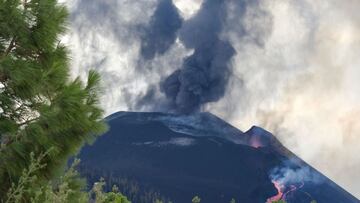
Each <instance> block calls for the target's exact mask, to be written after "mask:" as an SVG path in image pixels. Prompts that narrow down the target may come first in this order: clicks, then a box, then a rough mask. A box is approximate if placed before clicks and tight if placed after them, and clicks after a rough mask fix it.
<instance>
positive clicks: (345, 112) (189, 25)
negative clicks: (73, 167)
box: [62, 0, 360, 198]
mask: <svg viewBox="0 0 360 203" xmlns="http://www.w3.org/2000/svg"><path fill="white" fill-rule="evenodd" d="M62 2H64V3H66V4H67V6H68V8H69V10H70V22H69V31H68V34H67V35H66V36H64V37H63V39H62V41H63V42H64V43H66V44H67V45H68V46H69V48H70V50H71V56H72V62H71V66H72V69H71V70H72V75H73V76H74V77H75V76H78V75H80V76H81V77H83V78H85V77H86V74H87V71H88V70H90V69H96V70H97V71H98V72H100V73H101V75H102V86H103V95H102V103H101V105H102V106H103V108H104V109H105V111H106V115H109V114H111V113H114V112H116V111H120V110H123V111H124V110H131V111H164V112H173V113H181V114H187V113H192V112H198V111H209V112H211V113H213V114H215V115H217V116H219V117H221V118H223V119H224V120H226V121H228V122H229V123H231V124H233V125H234V126H236V127H238V128H239V129H241V130H243V131H246V130H248V129H249V128H250V127H251V126H253V125H257V126H261V127H263V128H265V129H267V130H268V131H270V132H272V133H273V134H275V135H276V136H277V137H278V139H279V140H280V141H281V142H282V143H283V144H284V145H285V146H286V147H288V148H289V149H290V150H291V151H293V152H294V153H296V154H297V155H298V156H300V157H301V158H302V159H304V160H305V161H306V162H308V163H310V164H311V165H312V166H314V167H315V168H317V169H318V170H320V171H321V172H322V173H324V174H325V175H327V176H328V177H329V178H331V179H332V180H334V181H335V182H336V183H338V184H339V185H341V186H342V187H344V188H345V189H346V190H348V191H349V192H351V193H352V194H354V195H355V196H356V197H357V198H360V173H359V172H358V171H360V155H359V150H358V149H359V148H360V137H359V136H360V79H359V76H360V66H359V65H360V57H359V56H358V53H360V13H359V12H358V9H359V8H360V1H358V0H346V1H342V0H317V1H313V0H272V1H267V0H227V1H224V0H173V1H170V0H137V1H133V0H107V1H101V0H71V1H70V0H63V1H62Z"/></svg>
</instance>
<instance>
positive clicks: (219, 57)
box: [161, 0, 235, 113]
mask: <svg viewBox="0 0 360 203" xmlns="http://www.w3.org/2000/svg"><path fill="white" fill-rule="evenodd" d="M225 18H226V5H225V1H224V0H209V1H205V2H204V3H203V5H202V7H201V9H200V11H199V12H198V13H197V14H196V15H195V16H194V17H192V18H191V19H189V20H188V21H186V22H185V23H184V26H183V27H182V29H181V30H180V40H181V41H182V42H183V43H184V45H185V46H186V47H187V48H193V49H194V53H193V54H192V55H191V56H189V57H187V58H185V60H184V62H183V65H182V67H181V68H180V69H179V70H176V71H175V72H173V73H172V74H171V75H170V76H168V77H167V78H166V79H165V80H164V81H163V82H162V83H161V90H162V91H163V92H164V93H165V95H166V96H167V98H168V99H170V101H171V102H172V105H171V106H174V108H175V111H176V112H178V113H192V112H194V111H198V110H199V109H200V107H201V105H203V104H205V103H207V102H213V101H217V100H219V99H220V98H221V97H222V96H223V95H224V93H225V89H226V86H227V83H228V80H229V76H230V73H231V70H230V66H229V61H230V59H231V57H232V56H233V55H234V54H235V50H234V48H233V47H232V46H231V44H230V43H229V42H228V41H226V40H222V39H220V36H219V35H220V33H221V31H222V29H223V23H224V22H225V20H226V19H225Z"/></svg>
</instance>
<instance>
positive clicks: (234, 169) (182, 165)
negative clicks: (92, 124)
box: [79, 112, 360, 203]
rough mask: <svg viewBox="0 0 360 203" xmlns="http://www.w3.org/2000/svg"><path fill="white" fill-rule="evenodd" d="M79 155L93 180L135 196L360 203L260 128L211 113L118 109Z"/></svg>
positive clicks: (139, 201) (211, 202)
mask: <svg viewBox="0 0 360 203" xmlns="http://www.w3.org/2000/svg"><path fill="white" fill-rule="evenodd" d="M106 121H107V123H108V125H109V127H110V130H109V131H108V132H107V133H105V134H104V135H103V136H101V137H99V138H98V139H97V140H96V141H95V142H94V143H93V144H92V145H90V146H85V147H84V148H83V149H82V151H81V152H80V154H79V158H80V159H81V164H80V167H79V170H80V173H81V174H82V175H83V176H86V177H87V179H88V181H89V185H92V184H93V183H94V182H95V181H98V180H99V179H100V178H101V177H103V178H104V179H105V181H106V182H107V185H108V186H109V187H108V188H107V189H108V190H110V189H111V187H110V186H112V185H117V186H118V187H119V189H120V191H121V192H122V193H124V194H125V195H127V196H128V198H129V199H131V200H132V202H134V203H152V202H154V201H155V200H156V199H161V200H163V201H164V202H170V201H171V202H173V203H186V202H191V199H192V198H193V197H194V196H196V195H197V196H199V197H200V198H201V202H204V203H228V202H230V200H231V199H235V200H236V202H241V203H265V202H271V201H276V200H285V201H287V202H288V203H303V202H304V203H305V202H306V203H310V202H311V201H313V200H315V201H316V202H318V203H323V202H324V203H358V202H360V201H359V200H357V199H356V198H355V197H353V196H352V195H351V194H350V193H348V192H346V191H345V190H344V189H342V188H341V187H340V186H338V185H337V184H336V183H334V182H333V181H331V180H330V179H328V178H327V177H325V176H324V175H323V174H321V173H320V172H318V171H317V170H315V169H314V168H312V167H311V166H309V165H308V164H307V163H305V162H304V161H302V160H301V159H300V158H298V157H297V156H296V155H295V154H293V153H292V152H290V151H289V150H288V149H286V148H285V147H284V146H283V145H282V144H281V143H280V142H279V141H278V140H277V139H276V137H275V136H273V135H272V134H271V133H269V132H267V131H266V130H264V129H262V128H260V127H256V126H254V127H252V128H251V129H250V130H248V131H247V132H242V131H240V130H238V129H237V128H235V127H233V126H231V125H230V124H228V123H226V122H225V121H223V120H221V119H220V118H218V117H216V116H215V115H213V114H210V113H196V114H192V115H175V114H166V113H143V112H141V113H140V112H118V113H115V114H113V115H110V116H109V117H107V118H106Z"/></svg>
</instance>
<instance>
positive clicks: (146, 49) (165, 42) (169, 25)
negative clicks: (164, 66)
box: [140, 0, 182, 60]
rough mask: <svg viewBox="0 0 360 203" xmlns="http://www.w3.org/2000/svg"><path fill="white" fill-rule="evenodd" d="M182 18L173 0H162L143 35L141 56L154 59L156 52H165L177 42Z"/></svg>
mask: <svg viewBox="0 0 360 203" xmlns="http://www.w3.org/2000/svg"><path fill="white" fill-rule="evenodd" d="M181 25H182V18H181V16H180V15H179V12H178V9H177V8H176V7H175V5H174V4H173V3H172V1H171V0H160V2H159V4H158V6H157V8H156V10H155V12H154V14H153V15H152V16H151V19H150V24H149V26H148V27H147V28H146V29H145V34H144V35H142V36H141V50H140V53H141V56H142V57H143V58H144V59H146V60H149V59H153V58H154V57H155V55H156V54H164V53H165V52H166V51H167V50H168V49H169V48H170V46H171V45H172V44H173V43H174V42H175V40H176V37H177V31H178V30H179V29H180V28H181Z"/></svg>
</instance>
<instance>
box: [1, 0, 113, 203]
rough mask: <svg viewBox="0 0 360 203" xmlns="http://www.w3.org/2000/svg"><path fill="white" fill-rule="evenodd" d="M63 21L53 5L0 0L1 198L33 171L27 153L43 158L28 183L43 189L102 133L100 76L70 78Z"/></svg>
mask: <svg viewBox="0 0 360 203" xmlns="http://www.w3.org/2000/svg"><path fill="white" fill-rule="evenodd" d="M66 19H67V10H66V8H65V7H64V6H63V5H60V4H58V3H57V1H56V0H0V141H1V146H0V182H1V184H0V197H5V196H6V194H7V192H8V191H9V188H11V187H12V185H13V184H14V183H20V182H21V177H22V176H23V175H24V174H23V172H24V170H25V171H26V170H30V169H31V166H32V161H33V160H32V159H29V154H31V153H32V154H33V157H41V156H42V154H44V153H46V156H44V157H42V162H43V163H45V164H44V165H42V166H43V167H41V168H38V170H36V171H35V173H36V174H33V176H36V180H33V181H35V182H34V183H33V184H34V185H42V184H44V183H45V184H47V181H49V180H52V179H55V178H56V177H59V175H60V174H61V172H63V171H64V167H65V166H66V162H67V160H68V158H69V156H72V155H75V154H76V153H77V152H78V150H79V148H80V147H81V146H82V145H83V144H84V142H90V141H92V140H93V138H94V137H95V136H96V135H99V134H101V133H102V132H104V130H105V129H106V128H105V125H104V123H103V122H102V121H101V119H102V115H103V112H102V110H101V109H100V108H99V107H98V102H99V99H98V94H99V80H100V77H99V75H98V74H97V73H96V72H94V71H90V72H89V74H88V78H87V82H86V83H83V82H82V81H81V80H80V78H76V79H71V78H70V70H69V57H68V51H67V50H66V48H65V46H64V45H62V44H61V43H60V37H61V35H62V34H63V33H64V31H65V30H66ZM27 172H29V171H27ZM24 198H25V199H24V201H28V200H29V199H26V197H24Z"/></svg>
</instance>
